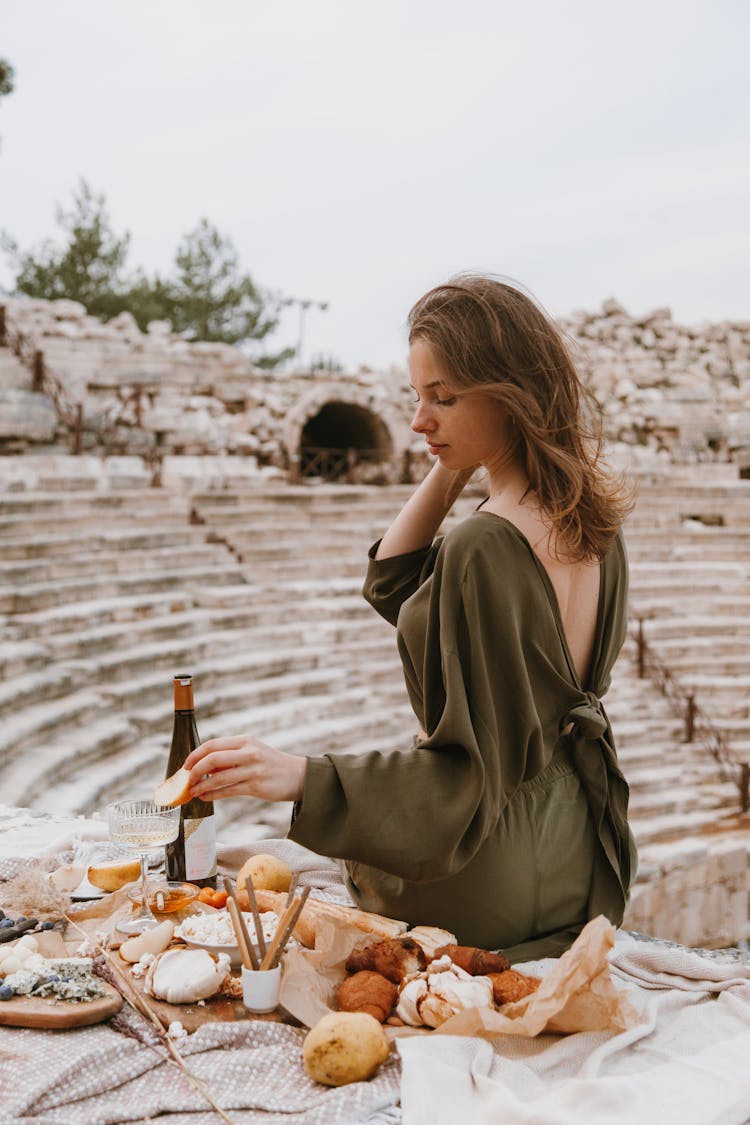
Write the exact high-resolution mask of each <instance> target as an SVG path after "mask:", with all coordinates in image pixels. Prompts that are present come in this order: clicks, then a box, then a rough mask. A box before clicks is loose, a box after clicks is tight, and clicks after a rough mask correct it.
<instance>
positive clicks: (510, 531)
mask: <svg viewBox="0 0 750 1125" xmlns="http://www.w3.org/2000/svg"><path fill="white" fill-rule="evenodd" d="M447 548H449V549H451V550H453V551H456V552H459V551H466V552H475V551H480V552H481V551H482V549H484V548H487V549H492V550H493V551H498V550H506V551H515V552H527V553H528V551H529V543H528V540H527V538H526V536H525V535H524V533H523V532H522V531H521V529H520V528H519V527H517V526H516V525H515V524H514V523H512V522H511V520H509V519H506V517H505V516H498V515H496V514H495V513H494V512H488V511H486V510H481V511H476V512H472V513H471V515H469V516H467V517H466V518H465V519H463V520H461V522H460V523H458V524H456V526H455V527H453V528H451V530H450V531H449V532H448V533H447V534H446V536H445V538H444V540H443V549H444V550H445V549H447Z"/></svg>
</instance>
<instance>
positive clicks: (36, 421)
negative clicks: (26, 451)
mask: <svg viewBox="0 0 750 1125" xmlns="http://www.w3.org/2000/svg"><path fill="white" fill-rule="evenodd" d="M57 424H58V423H57V411H56V410H55V407H54V404H53V403H52V401H51V399H49V398H47V396H46V395H43V394H36V393H35V392H34V391H21V390H18V389H16V388H10V389H9V390H2V391H0V439H2V438H22V439H24V440H25V441H30V442H49V441H52V439H53V438H54V436H55V432H56V430H57Z"/></svg>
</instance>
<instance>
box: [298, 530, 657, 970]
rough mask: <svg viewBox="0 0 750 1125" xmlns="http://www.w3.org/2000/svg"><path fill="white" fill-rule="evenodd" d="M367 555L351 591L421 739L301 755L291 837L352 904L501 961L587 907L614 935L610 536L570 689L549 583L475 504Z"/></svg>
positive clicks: (561, 933) (564, 934)
mask: <svg viewBox="0 0 750 1125" xmlns="http://www.w3.org/2000/svg"><path fill="white" fill-rule="evenodd" d="M376 550H377V544H376V545H375V546H374V547H373V548H372V549H371V551H370V563H369V568H368V572H367V578H366V581H365V587H364V594H365V597H366V598H367V600H368V601H369V602H370V603H371V604H372V605H373V606H374V607H375V609H377V611H378V612H379V613H380V614H382V616H383V617H385V618H386V619H387V620H388V621H390V622H391V623H393V624H394V625H396V629H397V640H398V648H399V653H400V656H401V661H402V664H403V669H404V675H405V679H406V687H407V690H408V693H409V698H410V700H411V704H412V707H413V709H414V713H415V715H416V717H417V720H418V723H419V725H420V726H421V727H422V729H423V730H425V731H427V732H428V735H427V737H426V738H422V739H415V740H414V742H413V745H411V746H405V747H404V749H403V750H397V751H394V752H392V753H381V752H379V751H370V752H364V753H354V754H346V753H337V754H325V755H322V756H320V757H312V758H309V759H308V763H307V771H306V777H305V785H304V793H303V797H302V801H301V802H300V803H299V804H298V806H297V807H296V809H295V817H294V819H293V823H292V826H291V829H290V833H289V835H290V837H291V838H292V839H293V840H296V841H297V842H298V843H300V844H303V845H305V846H306V847H308V848H310V849H312V850H313V851H316V852H318V853H320V854H322V855H327V856H333V857H338V858H340V859H343V860H345V861H346V864H345V869H346V873H347V876H348V878H347V882H348V885H349V889H350V891H351V892H352V895H353V896H354V899H355V901H356V902H357V903H358V904H359V905H360V906H361V907H362V909H365V910H374V911H377V912H378V913H381V914H387V915H390V916H392V917H395V918H402V919H404V920H406V921H407V922H409V924H410V925H418V924H424V925H433V926H442V927H444V928H446V929H448V930H450V931H452V932H453V933H455V934H456V935H457V937H458V940H459V941H460V942H461V943H463V944H469V945H478V946H482V947H484V948H488V949H497V948H502V949H504V950H506V952H508V953H509V955H510V956H511V959H512V960H529V959H532V958H536V957H545V956H556V955H558V954H559V953H561V952H563V951H564V950H565V949H566V948H567V947H568V946H569V945H570V944H571V942H572V941H573V940H574V938H575V936H576V935H577V934H578V933H579V932H580V930H581V929H582V927H583V926H584V925H585V923H586V922H587V921H588V920H589V919H590V918H593V917H595V916H597V915H598V914H604V915H606V916H607V917H608V918H609V919H610V920H611V921H612V922H613V923H615V924H619V923H620V922H621V921H622V916H623V911H624V908H625V904H626V901H627V895H628V888H629V886H630V883H631V879H632V877H633V875H634V873H635V849H634V845H633V839H632V834H631V832H630V829H629V827H628V823H627V805H628V787H627V783H626V782H625V779H624V777H623V775H622V773H621V772H620V769H619V766H618V763H617V757H616V753H615V749H614V743H613V739H612V731H611V728H610V724H609V721H608V719H607V716H606V713H605V711H604V708H603V706H602V704H601V697H602V696H603V695H604V693H605V692H606V690H607V688H608V687H609V683H610V673H611V670H612V665H613V664H614V662H615V658H616V656H617V654H618V652H619V650H620V647H621V646H622V643H623V640H624V638H625V631H626V626H627V607H626V603H627V560H626V556H625V549H624V544H623V540H622V536H621V535H619V536H618V537H617V539H616V541H615V543H614V544H613V546H612V548H611V550H610V551H609V553H608V554H607V556H606V557H605V558H604V559H603V560H602V563H601V566H600V583H599V604H598V615H597V623H596V636H595V641H594V650H593V658H592V665H591V668H592V670H591V675H590V683H589V684H588V685H586V687H584V686H583V685H581V684H580V683H579V681H578V677H577V675H576V671H575V668H574V665H573V661H572V659H571V656H570V652H569V650H568V647H567V643H566V640H565V634H564V630H563V625H562V619H561V617H560V612H559V607H558V603H557V598H556V595H555V592H554V588H553V586H552V583H551V581H550V578H549V576H548V574H547V572H546V570H545V568H544V566H543V565H542V563H541V561H540V560H539V558H538V557H537V556H536V555H535V554H534V552H533V551H532V549H531V546H530V544H529V542H528V540H527V539H526V538H525V536H524V535H523V534H522V533H521V532H520V531H519V530H518V528H516V527H515V525H514V524H512V523H511V522H510V521H508V520H506V519H504V518H503V517H501V516H497V515H495V514H494V513H492V512H483V511H477V512H474V513H473V514H472V515H471V516H469V517H468V518H467V519H465V520H464V521H463V522H462V523H460V524H459V525H458V526H457V527H455V528H454V529H452V530H451V531H450V532H449V533H448V534H447V535H446V536H444V537H442V538H438V539H436V540H435V542H434V543H433V544H432V545H431V546H430V547H426V548H424V549H422V550H418V551H413V552H410V553H408V554H405V555H399V556H396V557H391V558H387V559H382V560H377V559H375V558H374V555H375V552H376ZM570 724H572V730H571V731H569V733H563V732H564V731H565V730H566V728H568V727H569V726H570Z"/></svg>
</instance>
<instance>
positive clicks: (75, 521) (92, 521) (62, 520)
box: [0, 505, 190, 538]
mask: <svg viewBox="0 0 750 1125" xmlns="http://www.w3.org/2000/svg"><path fill="white" fill-rule="evenodd" d="M102 524H106V526H107V527H111V528H116V527H118V526H122V527H132V525H133V524H136V525H137V526H138V527H143V528H149V527H151V526H158V527H170V526H171V527H175V528H183V527H188V526H190V525H189V523H188V513H187V509H185V510H180V509H174V508H172V507H169V508H168V507H165V506H164V505H152V506H150V507H147V508H146V507H144V508H142V509H141V508H139V507H137V506H135V505H134V507H132V508H130V509H128V508H125V507H119V506H118V507H115V508H113V509H111V510H110V508H109V507H107V506H102V507H99V508H97V507H95V506H90V507H84V506H79V507H68V506H67V505H66V506H60V507H57V508H55V509H54V510H52V511H49V512H47V511H43V512H33V511H32V512H19V513H16V514H13V515H9V514H8V513H5V514H4V515H0V534H2V535H3V536H6V535H7V536H9V537H13V538H20V537H22V536H29V535H37V534H40V533H41V534H44V533H45V532H49V531H52V530H55V531H60V530H66V529H68V528H79V529H81V530H82V531H86V530H87V529H91V530H92V531H95V530H96V529H97V526H101V525H102Z"/></svg>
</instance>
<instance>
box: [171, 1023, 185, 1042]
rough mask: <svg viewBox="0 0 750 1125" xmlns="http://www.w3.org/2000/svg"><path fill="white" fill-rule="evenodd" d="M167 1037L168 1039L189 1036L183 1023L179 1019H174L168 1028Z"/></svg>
mask: <svg viewBox="0 0 750 1125" xmlns="http://www.w3.org/2000/svg"><path fill="white" fill-rule="evenodd" d="M167 1038H168V1039H186V1038H187V1032H186V1031H185V1028H184V1027H183V1026H182V1024H181V1023H180V1021H179V1020H172V1022H171V1023H170V1025H169V1027H168V1028H167Z"/></svg>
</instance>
